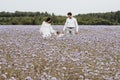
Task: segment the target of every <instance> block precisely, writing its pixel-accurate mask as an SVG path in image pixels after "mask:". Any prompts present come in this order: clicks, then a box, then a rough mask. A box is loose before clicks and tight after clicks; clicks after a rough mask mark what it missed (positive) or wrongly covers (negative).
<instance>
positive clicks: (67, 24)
mask: <svg viewBox="0 0 120 80" xmlns="http://www.w3.org/2000/svg"><path fill="white" fill-rule="evenodd" d="M67 27H70V28H71V27H75V29H76V32H78V23H77V20H76V19H75V18H74V17H72V18H71V19H70V18H67V19H66V22H65V26H64V28H63V31H65V29H66V28H67Z"/></svg>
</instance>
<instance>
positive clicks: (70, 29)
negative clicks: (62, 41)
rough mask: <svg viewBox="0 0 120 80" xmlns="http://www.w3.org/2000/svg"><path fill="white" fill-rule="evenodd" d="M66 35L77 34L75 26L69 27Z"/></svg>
mask: <svg viewBox="0 0 120 80" xmlns="http://www.w3.org/2000/svg"><path fill="white" fill-rule="evenodd" d="M65 35H75V27H67V28H66V30H65Z"/></svg>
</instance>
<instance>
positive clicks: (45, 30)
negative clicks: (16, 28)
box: [40, 21, 56, 38]
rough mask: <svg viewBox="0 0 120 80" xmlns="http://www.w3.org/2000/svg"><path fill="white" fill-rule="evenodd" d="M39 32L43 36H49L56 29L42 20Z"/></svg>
mask: <svg viewBox="0 0 120 80" xmlns="http://www.w3.org/2000/svg"><path fill="white" fill-rule="evenodd" d="M40 33H41V34H42V37H43V38H47V37H51V35H52V34H55V33H56V31H55V30H54V29H53V28H52V26H51V24H49V23H47V22H45V21H44V22H43V23H42V25H41V27H40Z"/></svg>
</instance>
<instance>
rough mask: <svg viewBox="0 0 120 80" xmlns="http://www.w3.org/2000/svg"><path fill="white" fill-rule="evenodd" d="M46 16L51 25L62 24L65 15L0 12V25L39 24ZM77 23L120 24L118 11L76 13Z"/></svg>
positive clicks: (119, 12)
mask: <svg viewBox="0 0 120 80" xmlns="http://www.w3.org/2000/svg"><path fill="white" fill-rule="evenodd" d="M47 17H51V18H52V21H53V23H52V24H53V25H63V24H64V23H65V20H66V18H67V17H66V16H61V15H55V14H54V13H52V14H49V13H47V12H20V11H16V12H0V25H40V24H41V23H42V22H43V21H44V20H45V19H46V18H47ZM74 17H76V18H77V20H78V24H79V25H120V11H116V12H106V13H89V14H78V15H75V16H74Z"/></svg>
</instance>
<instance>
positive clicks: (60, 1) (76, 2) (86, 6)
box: [0, 0, 120, 15]
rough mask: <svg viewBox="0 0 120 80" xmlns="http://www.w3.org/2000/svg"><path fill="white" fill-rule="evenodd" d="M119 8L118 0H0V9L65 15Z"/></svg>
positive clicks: (119, 0)
mask: <svg viewBox="0 0 120 80" xmlns="http://www.w3.org/2000/svg"><path fill="white" fill-rule="evenodd" d="M117 10H120V0H0V11H10V12H14V11H33V12H36V11H39V12H45V11H47V12H49V13H55V14H57V15H66V13H67V12H72V13H73V14H74V15H76V14H79V13H80V14H83V13H94V12H95V13H96V12H110V11H117Z"/></svg>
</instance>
